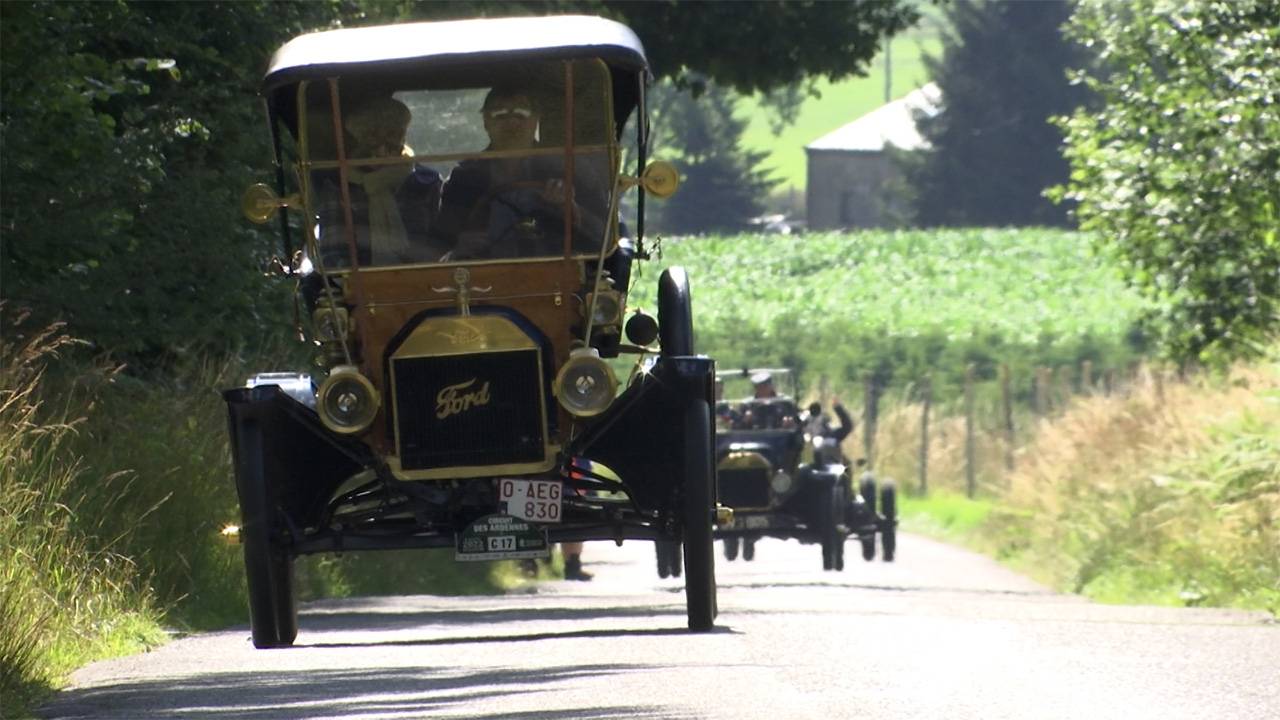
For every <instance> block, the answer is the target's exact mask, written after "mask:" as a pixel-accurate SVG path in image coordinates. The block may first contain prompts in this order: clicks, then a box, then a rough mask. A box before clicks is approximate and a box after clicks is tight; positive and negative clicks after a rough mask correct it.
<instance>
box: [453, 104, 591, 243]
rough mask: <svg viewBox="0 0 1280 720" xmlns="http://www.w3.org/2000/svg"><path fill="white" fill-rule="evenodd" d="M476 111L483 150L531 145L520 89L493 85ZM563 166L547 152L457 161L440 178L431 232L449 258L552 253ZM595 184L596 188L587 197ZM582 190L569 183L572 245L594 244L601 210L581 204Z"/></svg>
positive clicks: (580, 174)
mask: <svg viewBox="0 0 1280 720" xmlns="http://www.w3.org/2000/svg"><path fill="white" fill-rule="evenodd" d="M481 114H482V116H483V120H484V129H485V132H486V133H487V134H488V136H489V145H488V146H487V147H486V148H485V151H486V152H492V151H513V150H526V149H532V148H534V147H535V146H536V144H537V138H538V123H539V118H540V116H539V113H538V111H537V108H536V106H535V105H534V103H533V100H532V98H531V96H530V95H529V94H528V93H527V92H525V91H523V90H519V89H516V88H510V87H495V88H493V89H492V90H490V91H489V93H488V95H486V96H485V100H484V104H483V106H482V107H481ZM563 165H564V163H563V159H562V158H560V157H557V156H547V155H543V156H537V157H530V156H525V157H521V156H518V155H517V156H504V157H499V158H492V159H474V160H464V161H462V162H461V163H459V164H458V166H457V167H456V168H454V169H453V172H451V173H450V174H449V180H448V182H446V183H445V187H444V194H443V196H442V200H441V211H440V220H439V223H438V225H437V231H438V234H439V236H440V237H441V238H442V239H443V241H444V242H445V243H447V244H450V245H452V247H453V248H454V249H453V251H452V252H451V254H450V258H451V259H464V258H493V257H535V256H539V255H542V256H546V255H558V254H560V250H561V249H562V247H563V237H564V221H563V217H564V211H565V185H564V172H563ZM587 165H588V164H587V163H586V162H585V161H584V163H583V166H582V167H581V168H578V167H577V166H575V177H576V178H578V180H581V179H583V178H585V177H587V176H589V175H590V174H591V171H590V170H589V169H588V167H587ZM597 184H600V183H597ZM606 189H607V188H606ZM599 190H600V188H596V192H595V193H594V194H593V195H592V196H593V197H594V196H596V195H598V194H599ZM589 192H590V189H589V183H583V182H575V196H574V204H573V215H574V227H575V244H576V243H577V242H578V238H579V237H581V238H582V239H583V241H585V242H588V243H594V248H598V247H599V242H600V240H601V239H602V238H603V233H604V228H605V225H604V222H603V220H602V219H601V218H602V217H603V213H601V212H597V211H594V210H593V206H596V205H599V203H598V202H596V203H592V202H584V200H585V199H586V197H585V196H586V195H587V194H588V193H589ZM597 199H598V198H597ZM587 249H592V248H590V247H588V248H587Z"/></svg>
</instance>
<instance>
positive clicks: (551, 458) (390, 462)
mask: <svg viewBox="0 0 1280 720" xmlns="http://www.w3.org/2000/svg"><path fill="white" fill-rule="evenodd" d="M545 452H546V459H545V460H543V461H542V462H536V463H521V464H513V465H454V466H451V467H442V468H430V469H428V470H405V469H403V468H402V467H400V456H399V455H391V456H388V457H387V467H389V468H390V469H391V472H392V474H394V475H395V476H396V477H397V478H400V479H401V480H453V479H455V478H475V477H499V476H504V475H532V474H535V473H545V472H550V471H551V470H552V469H553V468H554V467H555V466H556V455H557V454H559V452H560V446H559V445H553V444H550V443H548V444H547V445H546V448H545Z"/></svg>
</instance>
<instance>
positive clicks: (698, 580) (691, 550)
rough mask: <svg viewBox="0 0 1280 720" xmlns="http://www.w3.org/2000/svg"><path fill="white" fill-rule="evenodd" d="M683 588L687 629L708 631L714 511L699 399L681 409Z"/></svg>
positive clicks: (706, 419)
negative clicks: (686, 612)
mask: <svg viewBox="0 0 1280 720" xmlns="http://www.w3.org/2000/svg"><path fill="white" fill-rule="evenodd" d="M684 452H685V476H684V571H685V572H684V587H685V602H686V604H687V606H688V614H689V629H690V630H693V631H695V632H705V631H707V630H710V629H711V628H712V626H713V625H714V623H715V618H716V572H715V541H714V539H713V537H712V528H711V524H712V523H711V521H712V512H713V511H714V509H715V497H714V485H713V483H714V476H713V475H712V470H711V410H710V408H708V407H707V404H706V403H705V402H703V401H702V400H694V401H693V402H690V403H689V406H688V407H687V408H686V409H685V451H684Z"/></svg>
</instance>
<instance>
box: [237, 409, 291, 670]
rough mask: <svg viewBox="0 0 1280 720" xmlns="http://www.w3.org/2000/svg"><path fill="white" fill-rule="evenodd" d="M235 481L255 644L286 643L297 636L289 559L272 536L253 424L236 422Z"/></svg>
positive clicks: (259, 445) (258, 441) (274, 645)
mask: <svg viewBox="0 0 1280 720" xmlns="http://www.w3.org/2000/svg"><path fill="white" fill-rule="evenodd" d="M237 445H238V447H237V448H236V479H237V483H238V485H239V491H240V492H239V494H240V517H241V525H242V527H241V530H240V538H241V542H242V543H243V546H244V567H245V580H246V585H247V586H248V591H249V625H250V628H251V634H252V636H253V646H254V647H256V648H260V649H261V648H278V647H288V646H290V645H292V644H293V641H294V640H295V639H296V638H297V636H298V603H297V598H296V597H295V595H294V592H293V558H292V557H291V556H290V555H289V554H288V552H287V551H286V550H285V549H284V548H282V547H280V546H279V544H278V543H276V542H275V541H274V540H273V538H272V535H273V533H272V530H271V527H272V515H271V501H270V497H271V496H270V492H269V489H268V487H267V475H266V470H265V465H266V463H265V462H264V459H263V450H262V433H261V430H260V429H259V427H258V425H257V423H255V422H252V421H250V422H245V423H244V424H243V425H241V426H240V435H239V438H238V443H237Z"/></svg>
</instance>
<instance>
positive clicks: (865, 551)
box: [858, 535, 876, 562]
mask: <svg viewBox="0 0 1280 720" xmlns="http://www.w3.org/2000/svg"><path fill="white" fill-rule="evenodd" d="M858 542H860V543H862V559H863V560H866V561H867V562H871V561H872V560H875V559H876V536H875V535H868V536H867V537H862V538H858Z"/></svg>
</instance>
